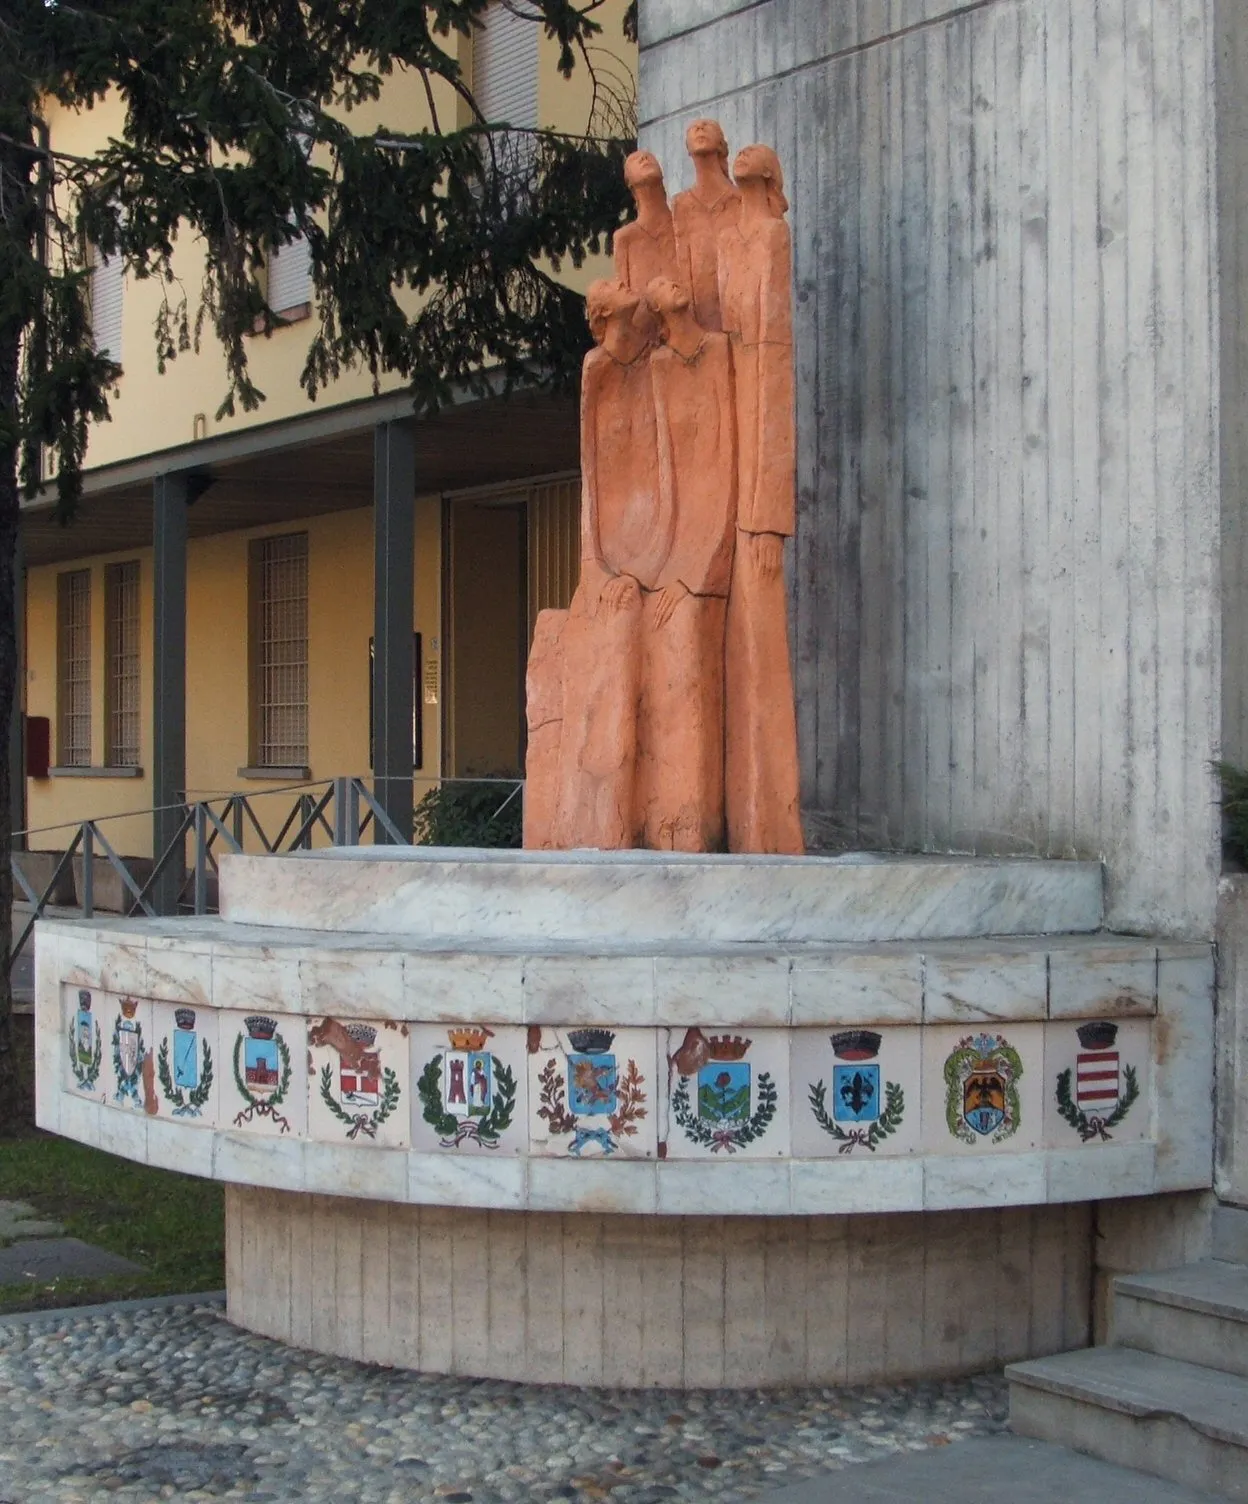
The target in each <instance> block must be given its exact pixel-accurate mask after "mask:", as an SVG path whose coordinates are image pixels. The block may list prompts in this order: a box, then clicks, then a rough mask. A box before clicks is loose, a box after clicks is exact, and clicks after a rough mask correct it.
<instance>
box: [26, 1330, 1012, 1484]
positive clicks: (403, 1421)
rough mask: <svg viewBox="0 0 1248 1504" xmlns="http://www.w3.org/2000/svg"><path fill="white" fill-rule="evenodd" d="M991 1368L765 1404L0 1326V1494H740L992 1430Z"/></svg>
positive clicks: (166, 1334)
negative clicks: (948, 1378)
mask: <svg viewBox="0 0 1248 1504" xmlns="http://www.w3.org/2000/svg"><path fill="white" fill-rule="evenodd" d="M1006 1403H1007V1402H1006V1391H1005V1386H1004V1383H1003V1381H1002V1379H1001V1377H1000V1376H999V1375H995V1374H994V1375H990V1376H987V1377H983V1378H975V1379H967V1380H959V1381H953V1382H948V1383H931V1382H928V1383H921V1384H914V1385H904V1386H890V1387H871V1388H857V1389H844V1390H834V1389H794V1390H783V1391H774V1392H765V1391H726V1392H719V1393H715V1392H710V1391H699V1392H693V1393H676V1392H673V1391H666V1390H647V1391H624V1390H600V1389H599V1390H595V1389H572V1388H566V1387H558V1386H551V1385H520V1384H506V1383H501V1382H497V1381H492V1380H476V1379H456V1378H444V1377H436V1376H432V1375H423V1374H415V1373H408V1372H405V1371H401V1370H394V1369H382V1368H374V1367H368V1366H365V1365H363V1364H356V1363H349V1362H344V1361H342V1360H340V1359H335V1358H326V1357H321V1356H318V1355H315V1354H311V1353H307V1352H303V1351H300V1350H298V1349H295V1348H288V1347H283V1346H281V1345H279V1344H278V1343H275V1342H270V1341H267V1340H266V1339H264V1338H261V1337H256V1336H253V1335H251V1334H250V1333H246V1332H242V1331H239V1330H237V1329H236V1328H234V1327H231V1326H229V1325H228V1324H227V1323H226V1322H225V1321H224V1320H223V1319H222V1317H221V1315H220V1313H219V1311H218V1310H217V1309H215V1308H205V1307H202V1306H201V1307H195V1306H193V1305H190V1304H187V1305H174V1306H169V1305H166V1306H163V1307H155V1308H151V1307H148V1308H141V1307H140V1308H137V1309H136V1308H129V1309H124V1310H121V1309H119V1310H109V1311H107V1312H104V1313H101V1312H98V1311H97V1312H93V1313H91V1314H90V1315H87V1316H78V1317H76V1316H75V1315H74V1314H73V1313H68V1314H67V1313H59V1314H55V1315H52V1314H49V1315H48V1316H46V1317H42V1318H37V1317H30V1316H28V1317H24V1318H23V1319H22V1320H21V1321H20V1322H16V1321H15V1322H12V1323H8V1324H6V1323H5V1322H3V1320H0V1499H4V1500H8V1501H12V1504H27V1501H35V1500H38V1501H39V1504H96V1501H102V1500H116V1501H118V1504H139V1501H143V1504H147V1501H154V1500H160V1499H177V1500H189V1501H196V1500H215V1499H239V1500H254V1501H257V1504H258V1501H260V1500H266V1501H275V1504H286V1501H290V1504H294V1501H304V1500H308V1501H319V1500H322V1499H323V1500H331V1499H332V1500H342V1499H350V1500H352V1501H359V1504H400V1501H402V1504H411V1501H415V1500H421V1501H424V1500H430V1501H437V1504H510V1501H513V1500H514V1501H529V1500H533V1501H547V1500H549V1501H555V1500H564V1501H569V1504H572V1501H575V1504H588V1501H591V1500H592V1501H603V1500H608V1499H609V1500H610V1501H612V1504H666V1501H669V1500H673V1501H679V1500H707V1501H721V1500H722V1501H725V1504H728V1501H733V1500H746V1499H753V1498H757V1497H759V1496H760V1495H765V1494H767V1493H770V1492H772V1491H774V1490H777V1489H779V1488H782V1487H784V1486H785V1485H788V1484H792V1483H798V1482H800V1481H802V1480H804V1479H807V1478H811V1477H814V1476H817V1475H819V1474H824V1473H827V1472H828V1471H829V1470H830V1469H835V1468H837V1467H843V1466H846V1465H849V1464H853V1463H858V1462H864V1461H867V1460H870V1459H873V1458H879V1457H884V1456H888V1455H891V1454H896V1453H899V1452H905V1451H922V1450H926V1449H928V1448H932V1447H943V1446H945V1445H948V1444H949V1443H952V1442H957V1441H962V1440H964V1439H967V1438H970V1437H976V1436H985V1435H993V1434H995V1433H997V1432H998V1431H1000V1430H1001V1429H1002V1427H1003V1425H1004V1420H1005V1414H1006Z"/></svg>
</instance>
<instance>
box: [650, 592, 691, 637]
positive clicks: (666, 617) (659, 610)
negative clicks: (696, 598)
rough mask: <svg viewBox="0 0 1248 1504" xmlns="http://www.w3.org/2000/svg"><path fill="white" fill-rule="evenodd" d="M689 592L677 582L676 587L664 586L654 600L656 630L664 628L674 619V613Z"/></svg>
mask: <svg viewBox="0 0 1248 1504" xmlns="http://www.w3.org/2000/svg"><path fill="white" fill-rule="evenodd" d="M688 594H689V592H688V591H687V590H686V589H685V587H684V586H683V585H682V584H681V583H680V581H679V580H677V581H676V583H675V584H674V585H664V587H663V588H662V590H660V591H659V593H658V594H657V595H656V596H655V598H654V625H655V627H656V628H658V627H664V626H666V625H667V623H668V622H669V621H671V619H672V612H673V611H675V609H676V607H677V606H679V605H680V603H681V601H683V600H684V598H685V596H687V595H688Z"/></svg>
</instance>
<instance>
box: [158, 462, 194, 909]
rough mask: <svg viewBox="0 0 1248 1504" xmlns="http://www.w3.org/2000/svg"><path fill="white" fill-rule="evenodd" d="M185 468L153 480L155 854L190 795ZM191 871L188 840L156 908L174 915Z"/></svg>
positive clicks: (162, 878)
mask: <svg viewBox="0 0 1248 1504" xmlns="http://www.w3.org/2000/svg"><path fill="white" fill-rule="evenodd" d="M189 500H190V497H189V487H188V484H187V477H186V476H185V475H159V476H157V477H156V480H155V482H154V485H153V508H152V552H153V555H154V569H153V590H154V592H155V600H154V610H153V613H152V614H153V620H154V623H155V627H154V631H153V639H154V641H153V659H154V662H153V673H152V690H153V692H152V803H153V804H154V805H155V806H156V808H155V811H154V813H153V816H152V847H153V851H152V854H153V856H155V857H156V858H157V859H159V858H160V857H161V856H163V855H164V853H165V850H166V849H167V847H168V846H169V844H170V843H171V842H172V841H173V840H175V838H176V837H177V832H178V827H179V826H180V825H181V823H182V804H183V801H184V800H185V799H186V513H187V506H188V503H189ZM185 878H186V847H185V841H183V843H182V849H181V850H180V851H175V852H174V854H173V855H172V857H171V858H170V860H169V862H168V863H167V864H166V866H165V868H164V870H163V871H162V872H161V873H160V875H159V877H158V878H157V880H156V882H155V883H154V884H153V886H152V893H151V901H152V906H153V908H154V909H155V911H156V913H157V914H176V913H177V912H178V898H179V895H180V894H181V891H182V884H183V882H184V881H185Z"/></svg>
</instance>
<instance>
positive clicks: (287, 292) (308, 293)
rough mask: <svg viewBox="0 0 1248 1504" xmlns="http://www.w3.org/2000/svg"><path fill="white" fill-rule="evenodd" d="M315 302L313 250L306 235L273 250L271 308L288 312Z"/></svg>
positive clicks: (280, 311) (270, 270)
mask: <svg viewBox="0 0 1248 1504" xmlns="http://www.w3.org/2000/svg"><path fill="white" fill-rule="evenodd" d="M311 301H312V253H311V250H310V248H309V246H308V242H307V241H306V240H305V239H304V237H303V236H302V235H299V236H297V237H296V238H295V239H294V240H292V241H290V242H288V243H287V244H286V245H279V246H275V247H274V248H273V250H271V251H270V252H269V307H270V308H271V309H272V310H273V312H274V313H287V312H289V310H290V309H292V308H300V307H303V306H304V305H305V304H308V303H310V302H311Z"/></svg>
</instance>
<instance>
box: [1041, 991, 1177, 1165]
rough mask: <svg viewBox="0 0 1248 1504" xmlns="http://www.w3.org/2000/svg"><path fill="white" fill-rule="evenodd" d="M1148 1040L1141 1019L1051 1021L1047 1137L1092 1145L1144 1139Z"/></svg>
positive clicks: (1065, 1144)
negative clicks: (1059, 1022) (1060, 1022)
mask: <svg viewBox="0 0 1248 1504" xmlns="http://www.w3.org/2000/svg"><path fill="white" fill-rule="evenodd" d="M1151 1040H1152V1025H1151V1022H1150V1020H1148V1019H1146V1018H1141V1019H1121V1020H1116V1019H1089V1020H1087V1021H1086V1022H1082V1023H1080V1022H1075V1021H1071V1022H1070V1023H1063V1024H1058V1023H1051V1024H1050V1025H1049V1027H1048V1033H1047V1040H1046V1052H1045V1076H1046V1100H1045V1117H1046V1125H1045V1126H1046V1133H1045V1138H1046V1142H1047V1143H1049V1144H1051V1145H1052V1146H1054V1147H1060V1148H1070V1147H1077V1146H1078V1145H1080V1144H1086V1145H1087V1146H1089V1147H1090V1148H1091V1147H1095V1146H1096V1145H1099V1144H1107V1143H1131V1142H1138V1141H1139V1140H1140V1139H1142V1138H1146V1137H1147V1136H1148V1132H1149V1126H1150V1125H1149V1116H1150V1114H1149V1105H1148V1101H1147V1095H1148V1085H1149V1075H1150V1067H1151V1062H1152V1048H1151Z"/></svg>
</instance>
